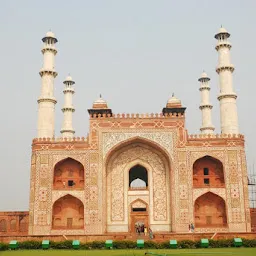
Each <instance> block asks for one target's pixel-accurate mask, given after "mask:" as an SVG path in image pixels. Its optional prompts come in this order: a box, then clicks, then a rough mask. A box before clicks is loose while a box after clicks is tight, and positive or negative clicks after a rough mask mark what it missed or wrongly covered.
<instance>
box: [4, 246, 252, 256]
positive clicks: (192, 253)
mask: <svg viewBox="0 0 256 256" xmlns="http://www.w3.org/2000/svg"><path fill="white" fill-rule="evenodd" d="M145 252H154V253H157V254H160V255H171V256H175V255H180V256H204V255H207V256H215V255H216V256H228V255H230V256H232V255H235V256H255V255H256V248H223V249H220V248H218V249H190V250H189V249H188V250H186V249H178V250H175V249H173V250H167V249H164V250H150V249H148V250H140V249H136V250H91V251H82V250H78V251H77V250H72V251H69V250H47V251H42V250H24V251H22V250H17V251H3V252H0V255H1V256H27V255H28V256H34V255H35V256H108V255H109V256H111V255H113V256H137V255H138V256H140V255H141V256H142V255H145ZM149 256H150V255H149Z"/></svg>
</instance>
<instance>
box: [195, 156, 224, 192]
mask: <svg viewBox="0 0 256 256" xmlns="http://www.w3.org/2000/svg"><path fill="white" fill-rule="evenodd" d="M193 186H194V187H224V186H225V181H224V171H223V164H222V162H221V161H219V160H217V159H216V158H213V157H211V156H204V157H202V158H199V159H197V160H196V161H195V163H194V165H193Z"/></svg>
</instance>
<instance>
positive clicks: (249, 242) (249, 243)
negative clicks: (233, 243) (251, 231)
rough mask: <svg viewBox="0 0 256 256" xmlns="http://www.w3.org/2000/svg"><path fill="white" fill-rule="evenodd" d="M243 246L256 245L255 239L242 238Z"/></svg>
mask: <svg viewBox="0 0 256 256" xmlns="http://www.w3.org/2000/svg"><path fill="white" fill-rule="evenodd" d="M242 241H243V246H244V247H256V240H255V239H254V240H249V239H243V238H242Z"/></svg>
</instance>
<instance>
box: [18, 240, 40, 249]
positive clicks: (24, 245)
mask: <svg viewBox="0 0 256 256" xmlns="http://www.w3.org/2000/svg"><path fill="white" fill-rule="evenodd" d="M19 248H20V249H41V248H42V242H39V241H24V242H20V243H19Z"/></svg>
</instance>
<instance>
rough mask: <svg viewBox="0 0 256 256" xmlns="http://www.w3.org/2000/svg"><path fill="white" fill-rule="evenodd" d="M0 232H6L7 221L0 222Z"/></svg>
mask: <svg viewBox="0 0 256 256" xmlns="http://www.w3.org/2000/svg"><path fill="white" fill-rule="evenodd" d="M0 232H7V221H6V220H5V219H2V220H0Z"/></svg>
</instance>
